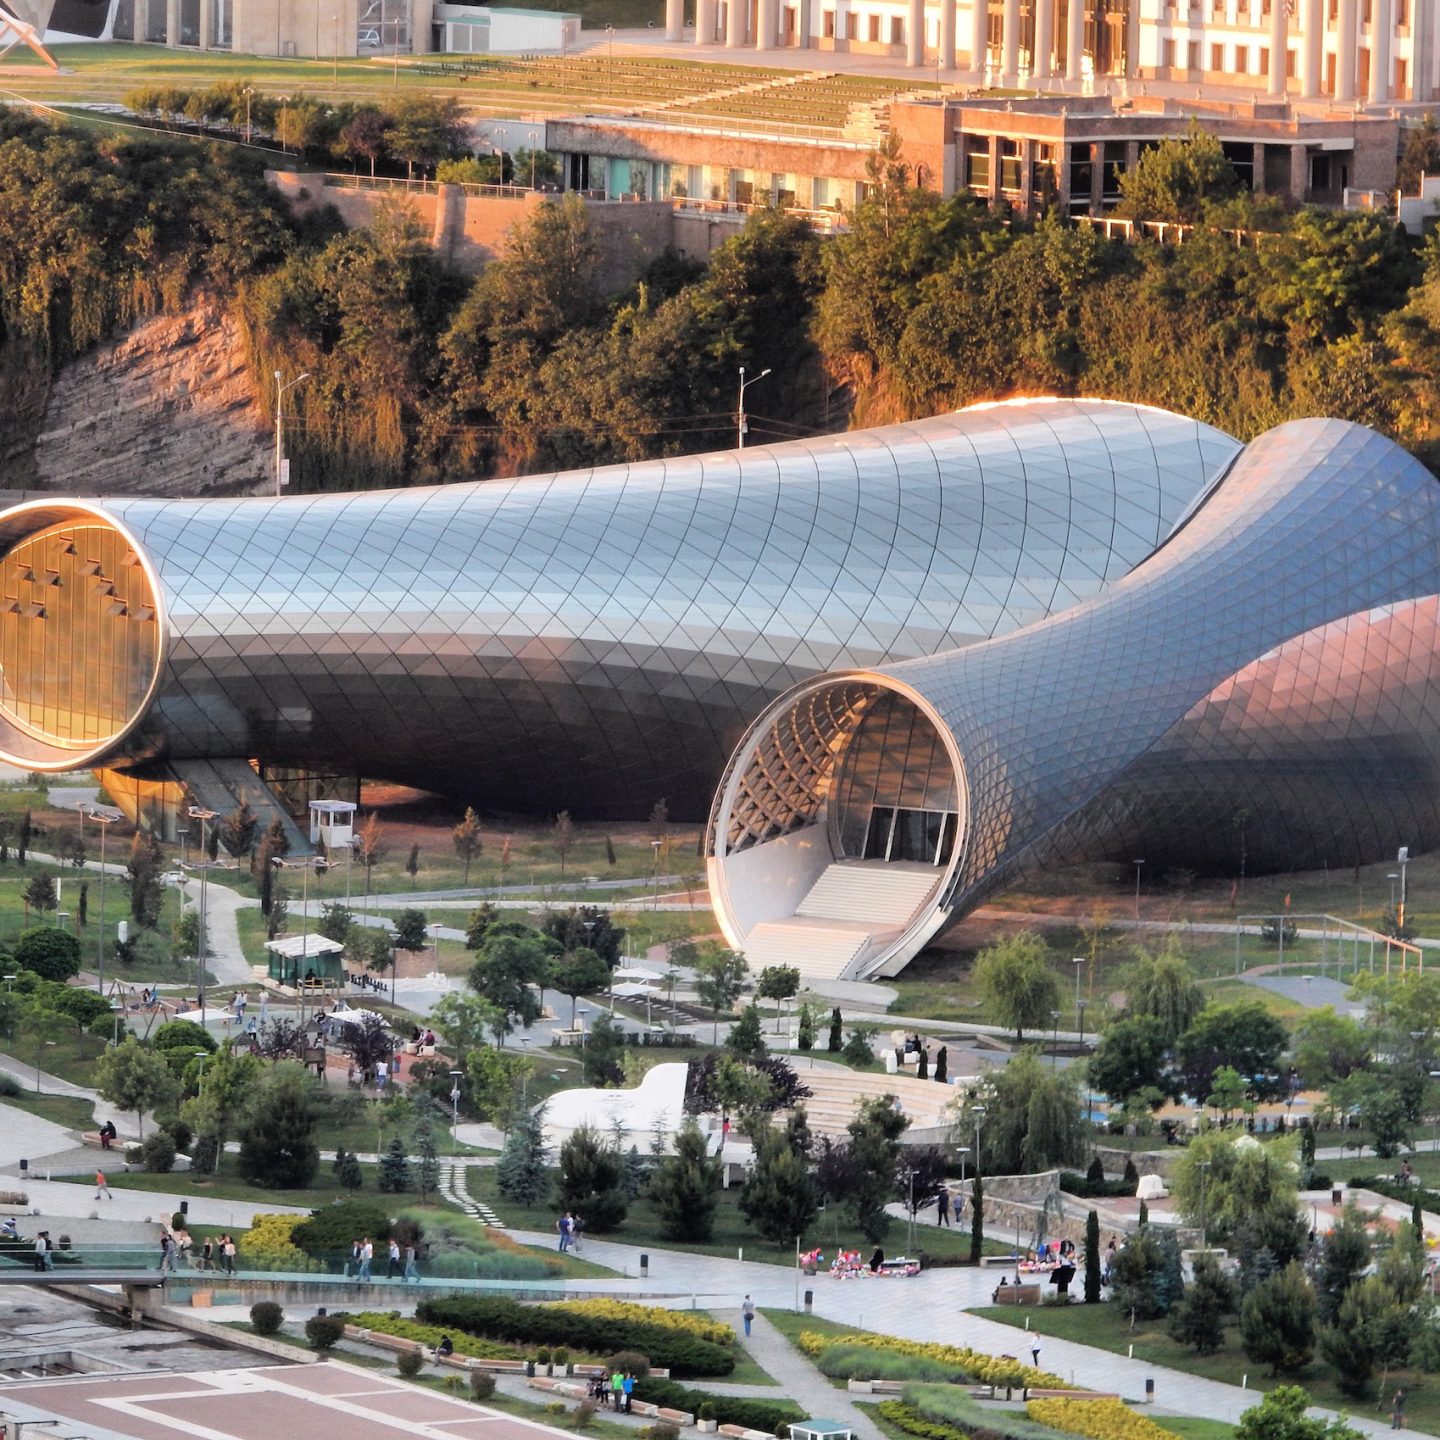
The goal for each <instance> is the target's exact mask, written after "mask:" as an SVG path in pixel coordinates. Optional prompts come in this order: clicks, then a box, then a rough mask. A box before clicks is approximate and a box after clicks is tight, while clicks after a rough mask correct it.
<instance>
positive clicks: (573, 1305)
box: [546, 1300, 735, 1345]
mask: <svg viewBox="0 0 1440 1440" xmlns="http://www.w3.org/2000/svg"><path fill="white" fill-rule="evenodd" d="M546 1308H547V1309H549V1310H564V1311H566V1312H567V1313H569V1314H571V1315H593V1316H595V1317H597V1318H598V1319H601V1320H615V1321H618V1322H620V1323H622V1324H640V1325H661V1326H663V1327H664V1328H665V1329H667V1330H686V1331H688V1332H689V1333H690V1334H692V1335H698V1336H699V1337H700V1338H701V1339H702V1340H709V1341H710V1342H711V1343H712V1344H715V1345H733V1344H734V1343H735V1331H734V1329H733V1327H731V1326H729V1325H726V1324H723V1323H722V1322H721V1321H719V1320H712V1319H711V1318H710V1317H709V1316H708V1315H698V1314H694V1315H692V1314H689V1313H687V1312H686V1311H684V1310H666V1309H665V1308H664V1307H662V1306H659V1305H637V1304H634V1303H633V1302H631V1301H629V1300H559V1301H555V1302H553V1303H552V1304H550V1305H548V1306H546Z"/></svg>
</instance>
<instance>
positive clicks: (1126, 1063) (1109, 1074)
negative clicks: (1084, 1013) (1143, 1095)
mask: <svg viewBox="0 0 1440 1440" xmlns="http://www.w3.org/2000/svg"><path fill="white" fill-rule="evenodd" d="M1167 1048H1168V1045H1167V1041H1166V1038H1165V1026H1164V1023H1163V1022H1162V1021H1161V1020H1159V1019H1157V1018H1156V1017H1155V1016H1153V1015H1138V1016H1135V1017H1134V1018H1126V1019H1124V1020H1117V1021H1115V1022H1114V1024H1112V1025H1107V1026H1106V1027H1105V1031H1104V1033H1103V1034H1102V1035H1101V1037H1100V1043H1099V1044H1098V1045H1096V1047H1095V1050H1094V1053H1093V1054H1092V1055H1091V1056H1090V1058H1089V1059H1088V1060H1087V1061H1086V1062H1085V1073H1086V1075H1087V1076H1088V1078H1089V1081H1090V1085H1091V1087H1092V1088H1093V1089H1095V1090H1098V1091H1099V1092H1100V1093H1101V1094H1102V1095H1105V1096H1107V1097H1108V1098H1109V1099H1110V1101H1111V1102H1112V1103H1114V1104H1117V1105H1123V1104H1124V1103H1125V1101H1126V1100H1128V1099H1129V1098H1130V1097H1131V1096H1132V1095H1136V1094H1138V1093H1140V1092H1141V1091H1142V1090H1147V1089H1149V1090H1154V1089H1155V1081H1156V1079H1157V1078H1158V1077H1159V1076H1160V1075H1161V1073H1162V1071H1163V1068H1164V1062H1165V1052H1166V1050H1167ZM1156 1093H1157V1094H1159V1093H1160V1092H1159V1091H1156ZM1163 1099H1164V1096H1163V1094H1161V1101H1163ZM1156 1103H1157V1104H1158V1103H1160V1102H1159V1101H1157V1102H1156Z"/></svg>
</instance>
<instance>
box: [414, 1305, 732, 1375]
mask: <svg viewBox="0 0 1440 1440" xmlns="http://www.w3.org/2000/svg"><path fill="white" fill-rule="evenodd" d="M415 1318H416V1319H417V1320H420V1321H422V1322H424V1323H425V1324H427V1325H441V1326H444V1327H446V1328H447V1329H454V1330H463V1331H464V1332H465V1333H466V1334H467V1335H479V1336H482V1337H484V1338H485V1339H489V1340H509V1341H513V1342H514V1343H516V1344H521V1345H568V1346H570V1347H571V1348H572V1349H576V1350H587V1351H589V1352H590V1353H591V1354H595V1355H608V1354H610V1353H612V1352H614V1351H616V1350H638V1351H640V1352H641V1353H642V1354H643V1355H645V1356H647V1357H648V1358H649V1360H650V1363H651V1364H652V1365H656V1366H662V1367H664V1368H666V1369H668V1370H670V1371H671V1372H672V1373H673V1374H676V1375H680V1376H687V1375H715V1376H718V1375H729V1374H730V1373H731V1372H732V1371H733V1370H734V1369H735V1357H734V1356H733V1355H732V1354H731V1353H730V1351H729V1349H727V1348H726V1347H725V1346H723V1345H716V1344H714V1343H713V1342H711V1341H709V1340H702V1339H700V1337H699V1336H698V1335H691V1334H688V1333H687V1332H686V1331H684V1330H681V1329H677V1328H675V1327H674V1326H669V1325H659V1324H654V1323H639V1322H635V1321H628V1320H626V1321H621V1320H611V1319H607V1318H605V1317H603V1316H599V1315H577V1314H575V1313H574V1312H573V1311H567V1310H561V1309H558V1308H556V1307H555V1306H553V1305H521V1304H519V1303H518V1302H517V1301H514V1300H506V1299H500V1298H492V1297H488V1296H487V1297H480V1296H467V1295H449V1296H441V1297H437V1298H434V1299H428V1300H422V1301H421V1302H420V1304H419V1306H418V1307H417V1308H416V1311H415Z"/></svg>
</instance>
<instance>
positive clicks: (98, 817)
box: [82, 810, 116, 995]
mask: <svg viewBox="0 0 1440 1440" xmlns="http://www.w3.org/2000/svg"><path fill="white" fill-rule="evenodd" d="M90 818H91V819H92V820H93V821H94V822H95V823H96V824H97V825H98V826H99V827H100V920H99V923H98V925H97V926H96V928H97V929H98V931H99V932H100V933H99V934H98V935H97V936H96V937H95V969H96V973H97V975H98V983H99V992H100V994H101V995H104V993H105V832H106V831H107V830H108V829H109V828H110V826H111V825H113V824H114V823H115V819H116V817H115V816H114V815H102V814H101V813H100V812H99V811H98V810H91V811H90ZM82 823H83V822H82Z"/></svg>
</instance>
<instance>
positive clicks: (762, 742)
mask: <svg viewBox="0 0 1440 1440" xmlns="http://www.w3.org/2000/svg"><path fill="white" fill-rule="evenodd" d="M1437 616H1440V487H1437V483H1436V480H1435V477H1434V476H1433V475H1431V474H1430V473H1429V472H1428V471H1427V470H1426V469H1425V468H1424V467H1423V466H1421V465H1420V464H1419V463H1418V462H1417V461H1416V460H1414V459H1413V458H1412V457H1410V456H1409V455H1407V454H1406V453H1405V452H1404V451H1402V450H1400V449H1399V448H1398V447H1397V446H1395V445H1393V444H1391V443H1390V442H1389V441H1387V440H1385V439H1383V438H1381V437H1380V436H1378V435H1375V434H1374V433H1372V432H1370V431H1367V430H1364V429H1362V428H1360V427H1357V426H1354V425H1350V424H1346V423H1343V422H1340V421H1330V420H1317V421H1302V422H1296V423H1294V424H1289V425H1285V426H1282V427H1280V428H1279V429H1277V430H1274V431H1271V432H1270V433H1269V434H1267V435H1264V436H1262V437H1261V438H1260V439H1258V440H1256V441H1255V442H1254V443H1253V444H1251V445H1250V446H1249V447H1247V448H1246V450H1245V451H1244V453H1243V454H1242V455H1241V456H1240V457H1239V459H1238V460H1236V462H1235V463H1234V465H1233V466H1232V467H1231V469H1230V471H1229V473H1228V474H1227V475H1226V476H1225V478H1224V479H1223V480H1222V481H1221V482H1220V483H1219V484H1218V485H1217V486H1216V487H1215V488H1214V489H1213V490H1212V491H1211V492H1210V493H1209V494H1208V495H1207V496H1206V497H1204V499H1203V501H1202V502H1201V503H1200V504H1199V505H1197V506H1196V507H1195V508H1194V510H1193V511H1192V512H1191V513H1190V514H1189V515H1188V516H1186V517H1185V518H1184V520H1183V522H1182V523H1181V525H1180V526H1179V527H1178V528H1177V531H1176V533H1175V534H1174V535H1173V536H1172V537H1170V538H1169V539H1168V540H1167V541H1166V542H1165V543H1164V544H1163V545H1161V546H1160V548H1159V549H1158V550H1157V551H1156V553H1155V554H1154V555H1153V556H1152V557H1151V558H1150V559H1148V560H1147V561H1146V562H1145V563H1144V564H1142V565H1140V566H1138V567H1137V568H1136V569H1135V570H1134V571H1133V572H1132V573H1131V574H1129V575H1127V576H1125V577H1124V578H1123V579H1121V580H1119V581H1117V582H1116V583H1115V584H1114V585H1112V586H1110V587H1108V588H1107V589H1106V590H1105V591H1104V593H1102V594H1099V595H1097V596H1096V597H1094V598H1092V599H1090V600H1087V601H1085V602H1082V603H1080V604H1078V605H1076V606H1073V607H1072V608H1070V609H1068V610H1066V611H1065V612H1063V613H1060V614H1056V615H1053V616H1051V617H1049V618H1047V619H1045V620H1042V621H1040V622H1038V623H1036V624H1033V625H1030V626H1028V627H1025V628H1023V629H1021V630H1018V631H1016V632H1014V633H1012V634H1010V635H1008V636H1005V637H1003V638H999V639H996V640H995V641H994V642H993V643H991V644H987V645H982V646H975V647H972V648H970V649H967V650H956V651H951V652H949V653H945V654H939V655H936V656H932V657H928V658H925V659H917V660H912V661H908V662H905V663H901V664H897V665H891V666H884V667H873V668H869V669H858V670H853V671H850V672H847V673H840V674H834V675H830V676H822V677H816V678H813V679H811V680H809V681H806V682H804V683H802V685H800V686H799V687H797V688H796V689H795V690H793V691H792V692H791V693H790V694H788V695H786V696H782V697H780V698H779V699H778V700H776V701H775V702H773V703H772V704H771V705H769V706H768V707H767V708H766V710H765V711H764V712H763V713H762V714H761V716H760V717H759V719H758V720H757V722H756V724H755V725H754V726H753V727H752V729H751V732H750V734H749V735H747V737H746V738H745V740H744V741H743V742H742V743H741V745H740V746H739V747H738V749H737V751H736V754H735V756H734V757H733V759H732V761H731V763H730V766H729V767H728V770H727V774H726V776H725V778H724V780H723V782H722V784H721V787H720V790H719V793H718V796H717V800H716V803H715V807H714V810H713V812H712V818H711V824H710V828H709V832H708V835H707V845H708V849H709V854H710V868H711V879H712V891H713V893H714V896H715V899H716V902H717V913H718V915H719V917H720V919H721V922H722V924H723V925H724V927H725V929H726V931H727V933H728V934H729V937H730V939H731V941H732V943H734V944H736V945H738V946H740V947H742V948H744V947H745V946H746V945H747V942H748V941H749V940H750V937H751V935H752V934H753V933H755V931H756V929H757V927H762V926H765V925H770V926H772V927H773V926H774V925H776V924H781V923H785V922H787V920H788V918H789V917H790V916H791V915H793V914H795V913H800V914H802V915H804V914H810V915H812V916H813V915H814V914H815V911H816V907H815V906H813V905H812V906H811V907H810V908H809V910H806V908H805V905H804V899H805V894H804V891H805V884H806V883H809V882H813V881H814V880H815V879H816V877H817V876H819V875H820V874H821V873H822V867H823V866H824V865H845V864H852V865H853V864H854V863H855V862H856V861H857V860H858V861H860V862H861V863H862V864H863V865H869V866H870V867H871V871H873V869H874V865H875V862H876V861H878V860H880V859H883V858H885V857H881V856H879V855H878V854H877V853H876V852H875V851H873V850H866V851H864V852H863V853H862V852H857V851H856V849H855V848H854V836H855V835H857V834H858V833H859V827H860V823H861V821H862V819H863V805H862V807H861V811H860V813H859V814H854V813H851V812H852V811H853V810H854V809H855V805H856V801H855V799H854V797H853V794H852V790H853V783H852V777H853V775H854V774H855V773H856V771H857V769H859V768H860V767H861V762H860V760H859V759H858V758H856V757H857V756H858V752H860V751H861V750H865V749H867V748H868V741H867V736H868V735H869V734H870V731H871V729H872V727H873V725H874V723H875V717H877V716H879V715H881V714H882V713H885V712H886V711H888V712H889V713H891V714H894V713H896V712H897V711H900V712H907V711H908V712H909V713H910V714H911V715H912V716H913V723H912V726H911V727H910V728H909V729H906V728H904V727H901V728H900V729H899V730H898V731H896V732H895V738H894V740H893V742H892V741H887V744H886V747H885V751H884V753H883V754H882V755H881V756H879V757H878V758H877V757H874V756H872V755H868V754H867V756H866V758H865V760H864V762H863V763H864V767H865V768H866V769H867V770H869V769H874V768H877V767H878V768H879V769H880V770H882V771H883V770H885V769H888V770H890V771H891V772H892V773H893V774H896V775H899V776H900V777H901V779H900V781H899V782H898V783H899V790H900V792H901V793H918V792H919V790H920V788H921V786H922V784H923V786H924V787H926V792H927V793H939V792H938V790H937V782H936V776H937V775H946V772H947V766H946V765H943V764H941V763H939V748H940V747H938V746H937V743H936V737H938V739H939V741H940V742H941V744H942V745H943V750H944V754H945V757H946V759H947V761H948V775H946V778H948V780H949V782H950V784H951V785H952V786H953V791H952V792H951V793H953V795H954V797H955V800H954V804H953V812H954V813H955V815H956V817H957V824H958V835H957V838H956V840H955V842H954V843H953V845H952V846H950V847H949V850H948V853H945V852H944V847H943V846H940V845H937V848H936V850H935V851H934V852H933V854H932V856H931V857H930V863H931V864H932V865H933V866H934V867H935V870H934V873H935V876H936V881H937V883H936V884H935V885H934V886H933V887H932V888H931V890H930V891H929V892H928V893H927V894H926V895H925V896H924V897H923V899H922V900H917V902H916V904H915V906H914V907H913V908H912V910H911V911H910V913H908V914H906V915H905V916H903V917H901V918H900V919H899V920H897V919H896V917H894V916H893V915H892V916H891V917H890V918H889V921H888V929H887V933H885V934H883V935H881V934H878V933H877V934H876V936H875V937H873V943H871V944H868V945H867V946H866V947H864V948H863V949H857V950H856V952H855V955H854V958H853V959H852V961H850V962H849V968H848V972H847V973H850V974H857V975H863V974H876V973H893V972H894V971H895V970H896V969H898V968H899V967H900V966H901V965H903V964H904V963H905V962H906V961H908V960H909V959H910V958H911V957H912V956H913V955H914V954H915V953H917V951H918V950H919V949H920V948H921V946H922V945H923V944H924V943H925V941H926V940H927V939H929V938H930V937H931V936H933V935H934V934H935V933H937V932H938V931H939V930H940V929H942V928H943V927H944V926H945V925H947V924H949V923H951V922H953V921H955V920H957V919H959V918H961V917H963V916H964V915H965V914H966V913H967V912H968V911H970V910H971V909H973V908H974V907H975V906H976V905H978V904H980V903H981V902H982V901H983V900H984V899H985V898H986V897H987V896H989V895H991V894H993V893H994V892H995V891H996V890H997V889H999V888H1000V887H1001V886H1003V885H1006V884H1008V883H1011V882H1013V881H1014V880H1016V879H1017V878H1020V877H1023V876H1025V875H1027V874H1030V873H1033V872H1035V871H1037V870H1039V869H1041V868H1044V867H1049V866H1053V865H1057V864H1064V863H1073V862H1076V861H1080V860H1094V859H1118V860H1123V861H1128V860H1130V859H1132V858H1133V857H1135V856H1144V857H1145V859H1146V863H1147V864H1150V865H1155V864H1160V865H1164V864H1183V865H1185V866H1188V867H1199V868H1214V869H1229V870H1234V869H1237V868H1238V866H1239V864H1240V861H1241V856H1242V852H1243V855H1244V857H1245V860H1246V863H1248V864H1249V866H1250V867H1251V868H1252V869H1253V870H1256V871H1261V870H1276V869H1282V868H1319V867H1320V866H1321V865H1322V864H1328V865H1329V866H1331V867H1332V868H1333V867H1343V866H1350V865H1355V864H1359V863H1362V862H1369V861H1375V860H1379V859H1383V858H1385V857H1386V856H1387V855H1393V854H1394V853H1395V850H1396V847H1397V846H1398V845H1409V846H1411V847H1412V848H1414V849H1418V850H1424V849H1427V848H1431V847H1433V846H1434V845H1435V844H1436V843H1437V842H1440V630H1437ZM922 720H923V721H924V722H925V725H924V726H923V727H922V726H921V724H920V722H921V721H922ZM917 737H919V739H918V743H917ZM781 749H785V750H788V751H789V752H790V753H792V754H796V755H801V756H804V757H805V764H803V765H800V766H794V767H792V769H791V772H790V776H789V779H788V782H787V785H786V786H785V787H783V788H782V787H778V786H776V785H774V784H770V783H767V777H768V776H771V775H774V774H775V773H777V771H776V766H775V763H774V757H775V755H776V754H777V752H778V751H779V750H781ZM892 789H893V787H892ZM939 789H943V786H942V787H939ZM890 803H891V802H890V800H889V796H888V795H887V796H885V797H883V798H881V799H879V800H878V802H877V804H876V809H877V810H878V811H879V813H880V819H879V821H878V822H877V823H878V824H879V826H881V827H882V828H883V827H884V826H885V825H886V824H888V823H891V822H890V821H889V817H888V816H887V815H886V814H885V811H886V809H887V808H888V806H889V804H890ZM927 803H928V802H927ZM767 852H769V853H770V854H771V855H773V862H768V863H767V861H766V858H765V857H766V855H767ZM802 855H803V856H805V857H808V858H804V859H803V863H802V862H801V860H798V859H792V858H787V857H795V856H802ZM890 858H892V859H893V858H897V857H894V856H893V855H892V856H891V857H890ZM898 858H904V859H913V858H915V854H914V851H913V847H912V850H911V851H907V853H906V855H905V856H903V857H898ZM787 865H789V866H790V867H791V869H792V872H793V873H794V875H795V876H796V878H797V884H796V885H795V886H794V887H792V890H793V891H794V892H795V893H792V894H791V895H789V896H787V895H786V894H784V893H782V891H781V890H780V889H779V888H774V887H772V889H771V890H770V891H769V892H768V893H766V894H764V895H760V896H758V898H757V894H756V893H755V881H754V877H756V876H758V875H760V874H762V873H773V872H774V871H775V870H776V869H777V867H778V868H779V869H781V870H783V869H784V868H785V867H786V866H787ZM896 873H897V875H901V872H898V871H897V872H896ZM854 878H855V881H856V883H858V882H859V880H860V879H862V878H867V879H868V880H870V881H871V882H872V883H873V882H874V875H873V873H868V874H867V875H866V876H861V875H860V874H859V872H858V871H857V872H856V874H855V876H854ZM902 879H903V876H902ZM787 906H788V907H789V908H788V909H787ZM877 930H878V927H877Z"/></svg>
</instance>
